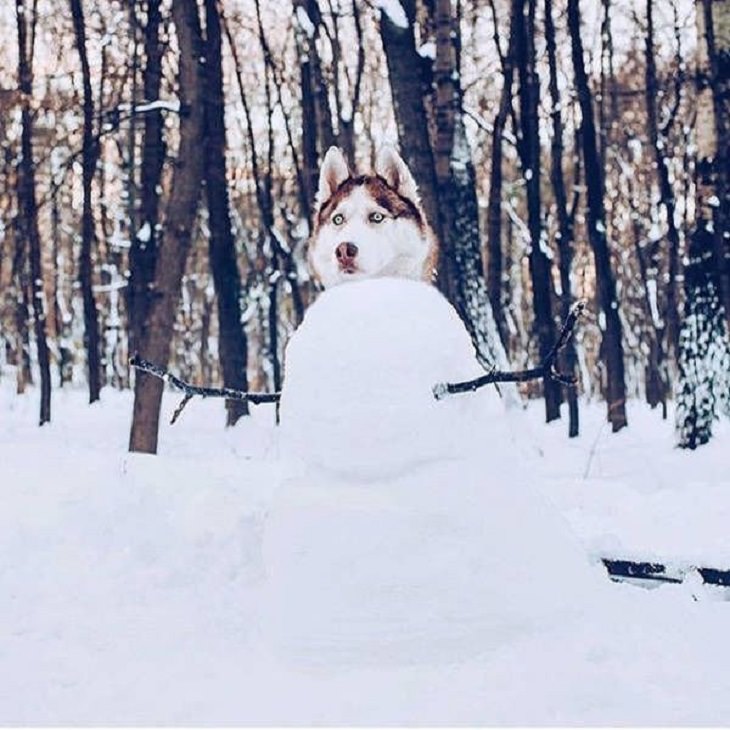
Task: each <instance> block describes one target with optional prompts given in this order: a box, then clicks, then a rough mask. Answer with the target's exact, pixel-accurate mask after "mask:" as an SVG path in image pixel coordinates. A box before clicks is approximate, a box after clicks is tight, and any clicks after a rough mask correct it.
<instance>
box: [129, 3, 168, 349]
mask: <svg viewBox="0 0 730 730" xmlns="http://www.w3.org/2000/svg"><path fill="white" fill-rule="evenodd" d="M161 21H162V16H161V12H160V0H148V2H147V25H146V26H145V31H144V48H145V61H146V62H145V68H144V81H143V86H144V96H145V101H146V102H148V103H149V102H154V101H157V100H158V98H159V96H160V82H161V79H162V53H163V45H162V43H161V42H160V24H161ZM133 116H134V115H133ZM163 130H164V121H163V118H162V112H161V111H160V110H159V109H155V110H152V111H149V112H146V113H145V115H144V141H143V147H142V162H141V168H142V180H141V183H142V191H141V209H142V226H141V228H140V229H139V231H137V230H136V226H134V227H133V228H132V232H133V235H132V240H131V247H130V250H129V289H128V300H127V306H128V309H129V350H130V352H135V351H136V350H137V349H138V348H139V345H140V343H141V342H142V339H143V337H144V330H145V323H146V321H147V313H148V311H149V307H150V301H151V297H152V292H151V289H150V287H151V285H152V281H153V279H154V276H155V261H156V258H157V247H158V242H159V231H158V223H159V206H160V194H159V185H160V180H161V178H162V166H163V163H164V161H165V140H164V135H163Z"/></svg>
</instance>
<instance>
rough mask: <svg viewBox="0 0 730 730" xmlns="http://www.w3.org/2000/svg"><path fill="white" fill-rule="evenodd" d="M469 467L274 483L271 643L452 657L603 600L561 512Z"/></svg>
mask: <svg viewBox="0 0 730 730" xmlns="http://www.w3.org/2000/svg"><path fill="white" fill-rule="evenodd" d="M474 468H475V465H474V464H473V463H471V464H469V463H467V462H462V463H458V464H457V463H451V464H446V463H444V464H438V465H431V466H429V467H428V468H427V469H426V468H423V469H421V470H416V472H415V473H413V474H410V475H409V476H407V477H402V478H399V479H394V480H390V481H387V482H382V483H380V484H377V485H368V486H353V484H351V483H344V482H339V483H338V482H336V481H330V482H327V483H323V482H322V481H317V482H312V481H310V480H309V479H307V478H306V477H302V478H297V479H290V480H289V481H288V482H286V483H285V484H284V485H282V488H281V490H280V492H279V494H278V497H277V500H276V503H275V505H274V508H273V509H272V512H271V515H272V517H271V518H270V519H269V521H268V523H267V525H266V530H265V534H264V557H265V562H266V566H267V573H268V585H267V591H266V600H265V603H264V606H263V607H262V617H263V627H264V634H265V636H266V637H267V643H268V644H269V645H270V646H272V647H274V649H275V650H276V652H277V653H279V654H283V655H286V656H287V657H288V658H289V659H290V660H291V659H293V660H296V661H304V662H308V663H312V664H318V663H322V664H324V663H332V662H335V663H337V662H344V663H348V662H354V663H373V662H377V663H383V662H385V663H387V662H389V661H391V662H397V663H403V662H406V663H412V662H430V661H432V660H437V661H460V660H463V659H466V658H469V657H471V656H475V655H478V654H482V653H484V652H488V651H491V650H494V649H495V648H497V647H499V646H502V645H503V644H505V643H506V642H511V641H514V640H515V638H517V637H519V636H521V635H529V634H530V633H532V632H534V631H539V630H543V629H545V628H549V627H551V626H555V625H558V624H560V623H561V622H563V621H564V620H566V619H568V618H569V617H571V616H572V617H575V616H577V615H578V614H580V613H581V612H583V611H585V610H586V608H587V607H588V605H589V604H590V603H591V602H592V601H593V600H600V595H601V594H602V590H603V589H604V588H605V584H606V583H607V581H605V578H604V577H603V576H602V575H601V574H600V568H596V567H594V566H590V565H589V564H588V562H587V560H586V558H585V556H584V554H583V552H582V550H581V549H580V547H579V546H578V545H577V544H576V543H575V542H574V541H573V539H572V537H571V536H570V534H569V531H568V529H567V526H566V525H565V524H563V521H562V519H561V518H560V517H559V516H558V515H557V514H556V513H555V512H554V511H553V510H552V509H551V508H550V507H549V506H548V505H547V504H545V503H544V502H543V501H542V500H541V499H540V497H539V496H538V495H537V494H536V493H534V492H533V491H532V490H530V489H528V488H527V487H525V486H524V484H519V483H510V481H509V476H508V475H504V478H505V479H506V481H502V479H497V478H495V477H494V476H493V477H491V478H488V477H486V476H480V475H478V474H476V473H473V472H470V469H474ZM589 597H590V598H589Z"/></svg>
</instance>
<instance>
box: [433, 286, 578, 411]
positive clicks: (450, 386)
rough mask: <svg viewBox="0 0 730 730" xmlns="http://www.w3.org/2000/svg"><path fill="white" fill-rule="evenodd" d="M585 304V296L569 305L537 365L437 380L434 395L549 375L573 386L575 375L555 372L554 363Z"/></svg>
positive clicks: (438, 395) (440, 396)
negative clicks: (470, 377)
mask: <svg viewBox="0 0 730 730" xmlns="http://www.w3.org/2000/svg"><path fill="white" fill-rule="evenodd" d="M585 307H586V302H585V300H579V301H577V302H576V303H575V304H574V305H573V306H572V307H571V309H570V313H569V314H568V317H567V318H566V320H565V322H563V326H562V329H561V330H560V335H559V336H558V339H557V341H556V342H555V344H554V345H553V347H552V349H551V350H550V352H549V353H548V354H547V356H546V357H545V359H544V360H543V361H542V362H541V363H540V365H538V366H537V367H534V368H528V369H527V370H513V371H503V370H492V371H490V372H488V373H486V374H485V375H482V376H480V377H478V378H475V379H474V380H465V381H463V382H461V383H437V384H436V385H435V386H434V387H433V395H434V398H436V400H441V399H442V398H445V397H446V396H447V395H454V394H456V393H469V392H471V391H474V390H478V389H479V388H483V387H484V386H485V385H489V384H491V383H523V382H525V381H526V380H537V379H538V378H552V379H553V380H556V381H557V382H559V383H562V384H563V385H567V386H574V385H575V383H576V381H575V377H574V376H572V375H566V374H564V373H559V372H558V371H557V370H556V369H555V363H556V361H557V358H558V353H559V352H560V351H561V350H562V349H563V348H564V347H565V345H566V344H567V342H568V340H569V339H570V338H571V336H572V334H573V330H574V329H575V324H576V322H577V321H578V318H579V317H580V316H581V314H582V313H583V311H584V310H585Z"/></svg>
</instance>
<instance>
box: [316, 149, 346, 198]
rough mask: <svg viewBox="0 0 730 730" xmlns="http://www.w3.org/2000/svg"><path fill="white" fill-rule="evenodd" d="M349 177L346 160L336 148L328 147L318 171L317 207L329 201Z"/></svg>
mask: <svg viewBox="0 0 730 730" xmlns="http://www.w3.org/2000/svg"><path fill="white" fill-rule="evenodd" d="M348 177H350V170H349V169H348V167H347V160H345V156H344V155H343V154H342V151H341V150H340V149H339V148H337V147H330V148H329V149H328V150H327V154H326V155H325V156H324V161H323V162H322V167H321V169H320V171H319V189H318V190H317V205H322V203H324V202H325V201H326V200H329V199H330V198H331V197H332V195H333V194H334V192H335V190H337V188H338V187H339V186H340V185H341V184H342V183H343V182H345V180H347V178H348Z"/></svg>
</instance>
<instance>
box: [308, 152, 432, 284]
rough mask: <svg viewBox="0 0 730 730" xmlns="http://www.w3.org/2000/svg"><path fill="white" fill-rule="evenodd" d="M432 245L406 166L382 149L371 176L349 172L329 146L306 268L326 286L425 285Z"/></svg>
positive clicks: (430, 271)
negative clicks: (399, 280)
mask: <svg viewBox="0 0 730 730" xmlns="http://www.w3.org/2000/svg"><path fill="white" fill-rule="evenodd" d="M435 255H436V240H435V237H434V235H433V232H432V231H431V228H430V227H429V225H428V222H427V221H426V216H425V214H424V212H423V208H422V207H421V203H420V201H419V198H418V192H417V190H416V183H415V181H414V180H413V176H412V175H411V173H410V171H409V170H408V167H406V164H405V162H403V160H402V159H401V157H400V156H399V155H398V153H397V152H396V151H395V150H394V149H392V148H390V147H385V148H383V149H382V150H381V152H380V154H379V155H378V158H377V162H376V165H375V171H374V173H373V174H371V175H357V176H354V175H352V174H351V173H350V170H349V169H348V167H347V162H346V161H345V158H344V156H343V155H342V152H340V150H339V149H337V148H336V147H330V149H329V150H328V152H327V154H326V155H325V158H324V162H323V163H322V169H321V171H320V175H319V190H318V192H317V210H316V217H315V224H314V234H313V236H312V240H311V242H310V246H309V263H310V266H311V268H312V270H313V272H314V274H315V276H316V277H317V278H318V279H319V281H320V282H321V283H322V285H323V286H325V287H330V286H334V285H336V284H341V283H343V282H346V281H357V280H359V279H370V278H373V277H379V276H396V277H403V278H408V279H421V280H424V281H430V280H431V278H432V273H433V267H434V264H435Z"/></svg>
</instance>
